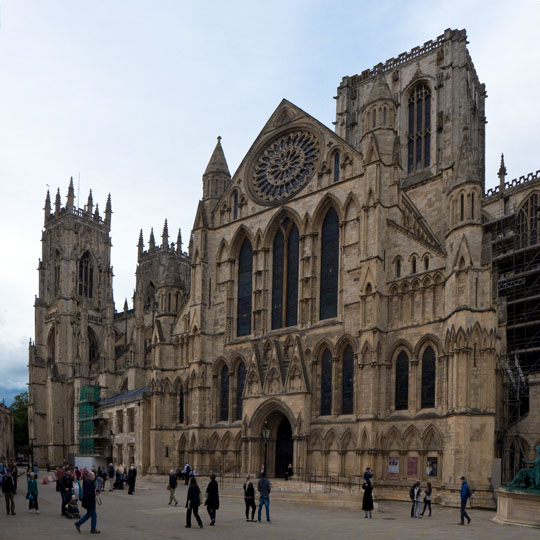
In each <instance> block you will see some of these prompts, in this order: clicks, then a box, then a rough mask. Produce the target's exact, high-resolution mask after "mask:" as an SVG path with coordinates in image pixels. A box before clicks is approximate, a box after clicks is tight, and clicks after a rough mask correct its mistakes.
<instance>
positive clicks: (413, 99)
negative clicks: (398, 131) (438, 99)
mask: <svg viewBox="0 0 540 540" xmlns="http://www.w3.org/2000/svg"><path fill="white" fill-rule="evenodd" d="M408 114H409V122H408V124H409V130H408V131H409V133H408V142H407V170H408V172H409V173H413V172H416V171H420V170H422V169H424V168H425V167H429V164H430V160H431V156H430V152H431V90H430V89H429V86H427V85H426V84H423V83H420V84H417V85H416V86H415V87H414V88H413V90H412V91H411V93H410V95H409V110H408Z"/></svg>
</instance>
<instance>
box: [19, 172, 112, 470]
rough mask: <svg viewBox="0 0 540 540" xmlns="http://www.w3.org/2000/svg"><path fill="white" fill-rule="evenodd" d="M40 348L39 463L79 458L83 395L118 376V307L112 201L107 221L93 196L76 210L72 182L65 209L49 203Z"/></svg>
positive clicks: (35, 432)
mask: <svg viewBox="0 0 540 540" xmlns="http://www.w3.org/2000/svg"><path fill="white" fill-rule="evenodd" d="M44 211H45V216H44V230H43V234H42V239H41V242H42V257H41V260H40V261H39V266H38V271H39V295H38V296H37V297H36V300H35V304H34V308H35V340H34V342H33V343H32V342H31V343H30V351H29V356H30V358H29V360H30V361H29V372H30V384H29V393H30V408H31V411H30V414H29V418H30V419H31V420H30V426H29V431H30V439H31V441H30V442H31V444H33V446H34V455H35V459H36V460H37V461H38V463H43V464H44V463H45V461H49V462H50V463H62V461H64V460H66V459H67V456H68V453H70V452H76V451H77V450H76V443H77V436H76V428H75V426H76V420H77V419H76V409H77V407H76V404H77V401H78V396H79V393H80V388H81V387H82V386H84V385H88V384H98V385H100V386H102V387H106V386H107V385H108V383H109V380H108V379H109V378H110V377H112V373H113V372H114V365H112V362H114V328H113V317H114V300H113V290H112V278H113V271H112V267H111V239H110V230H111V216H112V206H111V199H110V195H109V197H108V199H107V203H106V207H105V216H104V217H102V216H101V215H100V212H99V207H98V205H97V204H96V205H94V201H93V196H92V191H90V194H89V196H88V201H87V204H86V205H85V206H84V207H83V208H77V207H76V206H75V194H74V189H73V178H72V179H71V180H70V183H69V188H68V193H67V199H66V204H65V206H62V201H61V196H60V190H58V191H57V194H56V200H55V204H54V211H53V210H52V208H51V198H50V194H49V192H47V197H46V199H45V208H44Z"/></svg>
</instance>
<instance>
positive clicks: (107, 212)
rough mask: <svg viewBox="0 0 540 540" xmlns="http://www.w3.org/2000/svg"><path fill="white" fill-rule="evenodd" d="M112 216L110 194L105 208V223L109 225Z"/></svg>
mask: <svg viewBox="0 0 540 540" xmlns="http://www.w3.org/2000/svg"><path fill="white" fill-rule="evenodd" d="M111 215H112V204H111V194H110V193H109V195H108V197H107V205H106V206H105V223H108V224H110V223H111Z"/></svg>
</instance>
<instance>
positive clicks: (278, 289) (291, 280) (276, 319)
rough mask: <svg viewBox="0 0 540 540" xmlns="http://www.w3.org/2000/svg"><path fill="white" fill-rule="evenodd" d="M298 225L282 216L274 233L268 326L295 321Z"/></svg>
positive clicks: (278, 326) (281, 325) (296, 315)
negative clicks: (270, 310)
mask: <svg viewBox="0 0 540 540" xmlns="http://www.w3.org/2000/svg"><path fill="white" fill-rule="evenodd" d="M298 242H299V236H298V228H297V227H296V225H295V224H294V223H293V221H291V220H290V219H289V218H285V219H284V220H283V221H282V222H281V224H280V227H279V229H278V231H277V232H276V236H275V237H274V246H273V251H272V253H273V258H272V329H273V330H274V329H276V328H283V327H284V326H293V325H295V324H296V323H297V322H298V264H299V260H298V254H299V248H298Z"/></svg>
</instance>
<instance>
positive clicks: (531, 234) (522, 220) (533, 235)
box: [517, 194, 539, 248]
mask: <svg viewBox="0 0 540 540" xmlns="http://www.w3.org/2000/svg"><path fill="white" fill-rule="evenodd" d="M538 210H539V209H538V195H537V194H533V195H531V196H530V197H529V198H528V199H527V200H526V201H525V204H523V206H522V207H521V209H520V210H519V213H518V217H517V241H518V247H521V248H524V247H527V246H534V245H536V244H537V243H538Z"/></svg>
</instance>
